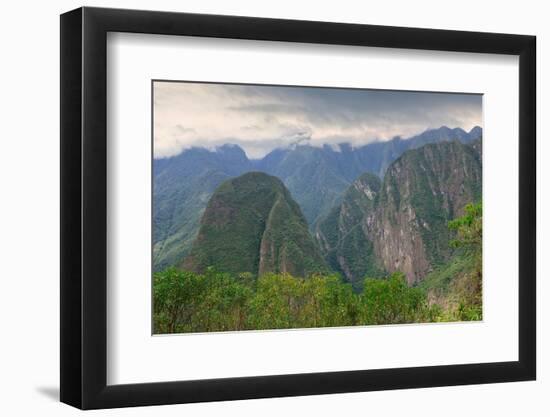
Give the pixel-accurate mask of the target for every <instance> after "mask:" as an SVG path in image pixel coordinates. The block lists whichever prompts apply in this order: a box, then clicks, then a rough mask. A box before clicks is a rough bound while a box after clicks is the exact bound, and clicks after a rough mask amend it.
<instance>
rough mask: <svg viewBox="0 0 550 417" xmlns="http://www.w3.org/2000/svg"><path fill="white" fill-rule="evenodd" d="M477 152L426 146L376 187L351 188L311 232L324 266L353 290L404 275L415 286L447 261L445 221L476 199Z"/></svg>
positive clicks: (451, 145)
mask: <svg viewBox="0 0 550 417" xmlns="http://www.w3.org/2000/svg"><path fill="white" fill-rule="evenodd" d="M476 145H477V142H475V141H474V142H472V144H471V145H464V144H462V143H460V142H459V141H453V142H446V141H443V142H439V143H432V144H428V145H425V146H422V147H420V148H417V149H413V150H409V151H407V152H405V153H404V154H403V155H402V156H401V157H399V158H398V159H397V160H396V161H394V162H393V163H392V164H391V165H390V166H389V168H388V169H387V171H386V175H385V176H384V179H383V181H382V184H381V185H380V184H377V183H376V181H375V180H374V178H373V177H371V176H362V177H360V178H359V179H358V180H357V181H355V182H354V184H353V185H352V186H351V187H350V188H349V189H348V190H347V192H346V194H345V197H344V199H343V202H342V203H341V204H340V206H338V207H336V208H335V209H334V210H333V211H332V212H331V214H330V215H328V216H327V217H326V218H325V219H323V220H322V221H321V222H320V223H319V225H318V227H317V229H316V233H315V236H316V239H317V241H318V242H319V245H320V247H321V248H322V251H323V253H324V255H325V256H326V258H327V260H328V262H329V263H330V265H331V266H332V267H333V268H335V269H336V270H338V271H341V272H342V273H343V275H344V276H345V278H346V279H347V280H348V281H350V282H352V283H353V284H354V285H356V286H357V285H359V284H358V283H359V282H360V281H361V280H362V279H363V277H364V276H365V275H369V276H372V275H374V276H375V275H376V272H377V271H386V272H394V271H402V272H404V273H405V275H406V276H407V280H408V282H409V284H413V283H414V282H417V281H419V280H420V279H422V278H423V277H424V276H425V275H426V274H427V273H428V272H430V271H431V270H432V269H433V268H434V267H436V266H438V265H441V264H443V263H444V262H446V261H447V260H449V258H450V256H451V255H452V250H451V248H450V245H449V240H450V237H451V236H450V232H449V230H448V227H447V224H448V221H449V220H451V219H453V218H455V217H457V216H460V215H462V213H463V208H464V206H465V205H466V204H467V203H470V202H472V201H476V200H478V199H480V198H481V174H482V167H481V156H480V153H479V152H478V151H477V150H476V149H475V146H476ZM357 242H359V243H357Z"/></svg>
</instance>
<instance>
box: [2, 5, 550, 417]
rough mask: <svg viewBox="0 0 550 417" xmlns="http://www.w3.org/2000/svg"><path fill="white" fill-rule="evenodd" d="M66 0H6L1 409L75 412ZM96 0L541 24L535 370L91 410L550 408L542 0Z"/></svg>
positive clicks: (383, 19)
mask: <svg viewBox="0 0 550 417" xmlns="http://www.w3.org/2000/svg"><path fill="white" fill-rule="evenodd" d="M81 5H82V3H79V2H76V1H70V0H60V1H57V2H55V3H53V2H38V1H27V2H18V3H16V2H14V1H12V2H9V3H6V4H4V5H3V9H2V17H1V23H0V31H1V36H0V42H1V52H2V55H1V56H2V63H1V65H0V72H1V78H0V80H2V82H3V83H2V85H1V87H0V98H1V100H0V107H1V111H0V114H1V115H2V117H1V119H0V120H1V122H2V129H1V132H2V135H1V140H2V147H1V148H0V149H1V150H2V151H1V154H0V155H1V162H0V184H1V189H2V194H3V196H4V198H3V201H2V204H0V245H1V247H0V253H1V254H2V258H1V260H2V262H1V270H0V271H1V272H0V276H1V279H2V284H3V285H2V287H1V290H0V294H1V295H0V324H1V329H2V335H1V342H0V393H1V397H2V400H1V401H0V414H2V415H8V416H12V415H14V416H15V415H32V413H36V414H37V413H40V414H41V415H56V416H57V415H59V416H65V415H76V414H77V413H78V412H77V411H76V410H75V409H72V408H71V407H68V406H66V405H63V404H60V403H58V402H57V396H58V392H59V385H58V379H59V370H58V369H59V360H58V356H59V353H58V350H59V342H58V340H59V324H58V312H59V278H58V277H59V249H58V247H59V220H58V218H59V214H58V213H59V186H58V183H59V46H58V44H59V17H58V15H59V14H60V13H62V12H64V11H67V10H70V9H73V8H76V7H79V6H81ZM87 5H89V6H104V7H124V8H139V9H158V10H169V11H182V12H183V11H187V12H197V13H216V14H240V15H249V16H263V17H280V18H292V19H309V20H326V21H341V22H353V23H371V24H380V25H395V26H417V27H431V28H441V29H460V30H475V31H478V30H479V31H494V32H510V33H523V34H534V35H537V37H538V88H537V93H538V119H539V123H538V138H539V139H538V143H539V148H538V170H539V180H538V181H539V182H538V184H539V185H538V193H539V198H538V211H539V215H538V218H539V219H538V220H539V223H538V228H539V239H538V258H539V260H540V262H539V265H538V266H539V268H538V334H539V337H538V350H539V355H538V360H539V362H538V363H539V365H538V375H539V377H538V381H536V382H527V383H508V384H498V385H483V386H467V387H451V388H432V389H421V390H402V391H388V392H377V393H359V394H345V395H325V396H313V397H299V398H283V399H270V400H254V401H237V402H226V403H210V404H193V405H179V406H165V407H145V408H139V409H121V410H109V411H99V412H95V413H94V415H128V416H130V415H131V416H134V415H138V416H149V415H155V416H157V415H158V416H164V415H166V416H168V415H181V414H182V413H187V415H197V416H217V415H224V416H237V415H238V416H249V415H250V416H252V415H262V416H264V415H266V416H270V415H273V416H275V415H311V414H315V415H318V416H325V415H326V416H329V415H335V414H343V413H346V414H349V415H364V414H366V413H369V414H370V415H380V414H384V415H399V414H406V415H407V416H411V417H412V416H423V417H427V416H441V415H445V416H465V415H466V416H467V415H470V416H477V415H499V416H515V415H520V414H523V415H529V416H546V415H548V414H549V413H550V401H549V400H548V392H550V359H549V357H548V355H550V349H549V347H550V326H549V325H548V321H549V320H550V303H549V302H545V301H546V300H547V299H548V297H550V284H549V282H548V275H549V273H550V266H549V264H548V263H547V262H545V255H546V254H547V253H548V251H549V250H550V220H548V217H546V216H543V215H542V213H544V212H550V192H549V191H548V187H545V184H547V183H548V181H549V180H550V165H548V164H547V165H546V166H543V161H547V160H548V157H550V146H549V145H548V144H547V143H546V142H545V141H544V140H543V138H544V136H545V134H546V135H548V134H549V133H550V132H549V127H548V126H549V125H548V124H547V122H546V120H543V117H542V115H543V114H544V110H545V109H546V107H545V105H546V103H547V102H548V97H550V87H549V85H550V83H549V82H548V80H546V79H545V77H544V74H543V73H544V71H546V73H547V74H548V73H550V72H549V71H548V62H549V59H550V48H549V47H548V44H549V42H550V26H548V24H547V19H546V18H545V16H546V13H547V12H546V13H545V10H544V6H545V4H544V2H540V1H535V0H523V1H521V2H518V1H514V2H505V1H499V2H496V1H494V2H485V3H482V2H479V1H476V0H474V1H471V0H462V1H461V2H458V3H457V2H453V3H446V2H441V1H420V0H417V1H414V2H411V1H407V0H399V1H387V2H380V1H376V2H372V4H369V3H368V2H357V1H355V2H354V1H352V0H349V1H348V0H340V1H338V2H326V3H325V4H323V3H321V2H320V1H315V2H309V3H308V2H306V1H301V2H300V1H298V0H278V1H271V2H259V1H254V0H232V1H231V2H227V1H223V0H201V1H197V0H193V1H187V2H182V1H169V0H157V1H147V0H124V1H118V2H115V1H93V0H89V1H88V2H87Z"/></svg>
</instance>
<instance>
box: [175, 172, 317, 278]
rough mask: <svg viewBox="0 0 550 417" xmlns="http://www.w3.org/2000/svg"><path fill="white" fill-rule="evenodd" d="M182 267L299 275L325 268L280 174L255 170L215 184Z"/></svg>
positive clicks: (259, 273) (198, 270)
mask: <svg viewBox="0 0 550 417" xmlns="http://www.w3.org/2000/svg"><path fill="white" fill-rule="evenodd" d="M183 267H184V268H185V269H188V270H194V271H197V272H202V271H204V270H205V269H206V268H208V267H214V268H216V269H217V270H219V271H221V272H229V273H244V272H248V273H252V274H254V275H262V274H265V273H268V272H275V273H290V274H292V275H294V276H301V277H306V276H308V275H309V274H311V273H314V272H324V271H326V265H325V262H324V260H323V258H322V257H321V255H320V253H319V251H318V250H317V247H316V245H315V242H314V240H313V238H312V237H311V235H310V234H309V230H308V226H307V223H306V220H305V218H304V216H303V214H302V212H301V210H300V207H299V206H298V204H296V202H295V201H294V200H293V199H292V197H291V196H290V193H289V192H288V190H287V189H286V188H285V186H284V184H283V183H282V182H281V180H279V179H277V178H275V177H272V176H270V175H267V174H263V173H259V172H251V173H247V174H244V175H241V176H240V177H237V178H234V179H231V180H229V181H226V182H224V183H223V184H222V185H220V186H219V187H218V189H217V190H216V191H215V192H214V194H213V195H212V197H211V199H210V201H209V202H208V205H207V207H206V210H205V212H204V215H203V216H202V219H201V224H200V229H199V233H198V236H197V239H196V240H195V242H194V244H193V248H192V250H191V254H190V255H189V256H188V257H187V258H186V260H185V261H184V264H183Z"/></svg>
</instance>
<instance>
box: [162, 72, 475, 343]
mask: <svg viewBox="0 0 550 417" xmlns="http://www.w3.org/2000/svg"><path fill="white" fill-rule="evenodd" d="M152 95H153V97H152V112H153V132H152V140H153V161H152V181H153V202H152V204H153V207H152V210H153V218H152V235H153V247H152V268H153V271H152V279H153V283H152V288H153V333H154V334H173V333H204V332H220V331H241V330H269V329H304V328H322V327H340V326H366V325H388V324H406V323H432V322H458V321H478V320H482V136H483V131H482V95H481V94H466V93H464V94H463V93H446V92H420V91H397V90H373V89H354V88H329V87H300V86H273V85H252V84H250V85H249V84H226V83H205V82H189V81H165V80H158V81H157V80H155V81H153V82H152Z"/></svg>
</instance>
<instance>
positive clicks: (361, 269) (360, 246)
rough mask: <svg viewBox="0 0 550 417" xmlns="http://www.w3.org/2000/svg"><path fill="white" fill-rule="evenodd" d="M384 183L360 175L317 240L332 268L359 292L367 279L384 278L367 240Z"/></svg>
mask: <svg viewBox="0 0 550 417" xmlns="http://www.w3.org/2000/svg"><path fill="white" fill-rule="evenodd" d="M381 186H382V182H381V181H380V178H378V177H377V176H376V175H374V174H370V173H365V174H363V175H361V176H360V177H359V178H358V179H357V180H355V181H354V182H353V184H352V185H351V186H350V187H349V188H348V189H347V190H346V192H345V194H344V197H343V199H342V203H341V204H339V205H337V206H336V207H334V208H333V209H332V210H331V211H330V213H329V214H328V215H327V216H326V217H325V218H324V219H323V220H322V221H321V222H320V223H319V225H318V227H317V230H316V233H315V237H316V239H317V241H318V243H319V247H320V249H321V253H322V254H323V256H324V257H325V259H326V260H327V262H328V264H329V266H330V267H331V268H332V269H333V270H334V271H338V272H340V273H341V274H342V275H343V276H344V277H346V278H347V279H348V280H349V281H351V282H352V283H353V284H354V287H356V288H358V287H359V286H360V285H361V280H362V279H363V278H364V277H365V276H370V277H376V276H379V275H381V274H382V272H383V271H382V270H381V269H380V268H379V267H378V265H377V262H376V260H375V258H374V248H373V244H372V242H371V241H370V240H369V239H367V238H365V235H366V234H368V231H367V230H366V229H364V227H366V226H367V222H364V221H363V220H364V219H367V218H368V217H369V216H370V215H372V214H373V212H374V210H375V208H376V201H377V196H378V193H379V192H380V189H381Z"/></svg>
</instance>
